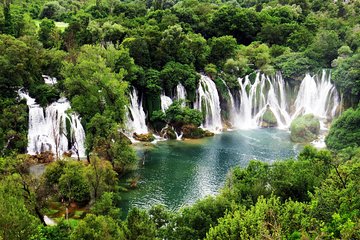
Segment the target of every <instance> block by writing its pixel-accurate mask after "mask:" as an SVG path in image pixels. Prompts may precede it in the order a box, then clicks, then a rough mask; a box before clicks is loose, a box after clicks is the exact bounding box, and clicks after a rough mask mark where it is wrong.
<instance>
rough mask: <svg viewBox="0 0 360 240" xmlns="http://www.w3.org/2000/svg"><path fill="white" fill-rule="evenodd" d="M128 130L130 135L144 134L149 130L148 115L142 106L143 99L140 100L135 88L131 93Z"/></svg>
mask: <svg viewBox="0 0 360 240" xmlns="http://www.w3.org/2000/svg"><path fill="white" fill-rule="evenodd" d="M128 110H129V111H127V112H126V114H127V122H126V128H127V131H129V132H130V133H135V132H136V133H138V134H144V133H148V132H149V130H148V128H147V126H146V121H145V120H146V115H145V112H144V109H143V106H142V99H141V100H139V96H138V91H137V90H136V89H135V88H133V90H132V91H131V93H130V105H129V106H128Z"/></svg>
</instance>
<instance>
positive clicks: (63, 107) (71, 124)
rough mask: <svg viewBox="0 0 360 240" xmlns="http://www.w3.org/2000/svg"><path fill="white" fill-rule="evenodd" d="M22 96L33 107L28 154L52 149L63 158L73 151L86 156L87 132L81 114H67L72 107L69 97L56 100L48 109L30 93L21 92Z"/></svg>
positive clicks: (30, 113)
mask: <svg viewBox="0 0 360 240" xmlns="http://www.w3.org/2000/svg"><path fill="white" fill-rule="evenodd" d="M19 95H20V97H21V98H25V99H26V101H27V105H28V107H29V130H28V147H27V152H28V154H32V155H34V154H37V153H41V152H44V151H51V152H53V153H54V154H55V155H56V156H58V157H60V156H62V154H63V153H65V152H68V151H71V152H72V153H73V155H72V156H76V152H78V154H79V157H85V147H84V146H85V131H84V129H83V127H82V125H81V122H80V118H79V116H78V115H77V114H75V113H71V114H67V111H68V110H69V109H70V108H71V107H70V102H69V101H68V100H67V99H66V98H60V99H59V100H58V101H57V102H54V103H52V104H51V105H49V106H48V107H46V109H45V112H44V109H43V108H42V107H40V105H39V104H36V102H35V99H34V98H31V97H30V96H29V95H28V94H27V93H24V92H20V91H19ZM68 129H69V131H68ZM69 139H70V141H71V146H70V149H69V142H68V141H69Z"/></svg>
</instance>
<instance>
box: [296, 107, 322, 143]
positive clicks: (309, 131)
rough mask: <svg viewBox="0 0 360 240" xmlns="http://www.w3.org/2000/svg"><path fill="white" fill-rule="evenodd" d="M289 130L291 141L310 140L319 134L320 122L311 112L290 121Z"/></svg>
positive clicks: (303, 141)
mask: <svg viewBox="0 0 360 240" xmlns="http://www.w3.org/2000/svg"><path fill="white" fill-rule="evenodd" d="M290 131H291V135H290V137H291V141H293V142H298V143H305V142H311V141H313V140H315V139H316V138H317V135H318V134H319V131H320V122H319V120H318V119H316V118H315V117H314V115H313V114H306V115H304V116H301V117H298V118H296V119H295V120H294V121H292V123H291V126H290Z"/></svg>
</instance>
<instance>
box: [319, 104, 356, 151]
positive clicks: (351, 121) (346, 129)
mask: <svg viewBox="0 0 360 240" xmlns="http://www.w3.org/2000/svg"><path fill="white" fill-rule="evenodd" d="M325 142H326V145H327V147H328V148H329V149H332V150H340V149H343V148H346V147H357V146H360V108H358V109H356V110H354V109H352V108H350V109H348V110H346V111H345V112H344V113H343V114H342V115H341V116H340V117H339V118H338V119H337V120H336V121H335V122H334V123H333V124H332V126H331V128H330V131H329V134H328V135H327V137H326V139H325Z"/></svg>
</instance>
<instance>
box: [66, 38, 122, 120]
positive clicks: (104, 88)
mask: <svg viewBox="0 0 360 240" xmlns="http://www.w3.org/2000/svg"><path fill="white" fill-rule="evenodd" d="M119 54H120V55H121V54H122V53H121V50H117V49H114V48H109V49H105V48H103V47H101V46H90V45H85V46H83V47H82V48H81V50H80V53H79V55H78V57H77V59H76V61H75V63H70V62H67V63H65V67H64V69H63V72H62V74H63V76H64V77H65V82H64V85H65V90H66V93H67V96H68V97H69V98H70V101H71V103H72V108H73V109H74V110H75V111H76V112H78V113H79V114H80V115H81V116H82V118H83V119H84V120H85V122H89V121H90V119H91V118H92V117H93V116H95V114H97V113H100V114H102V113H104V114H105V115H107V116H108V117H109V118H110V119H113V120H114V121H116V122H122V121H123V119H124V116H125V108H124V106H125V104H126V102H127V101H126V98H125V89H126V87H127V84H126V83H125V82H123V81H122V78H123V75H124V71H123V70H122V68H120V69H119V72H114V71H115V68H116V64H117V61H118V58H119V57H120V55H119ZM122 64H124V63H122Z"/></svg>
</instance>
